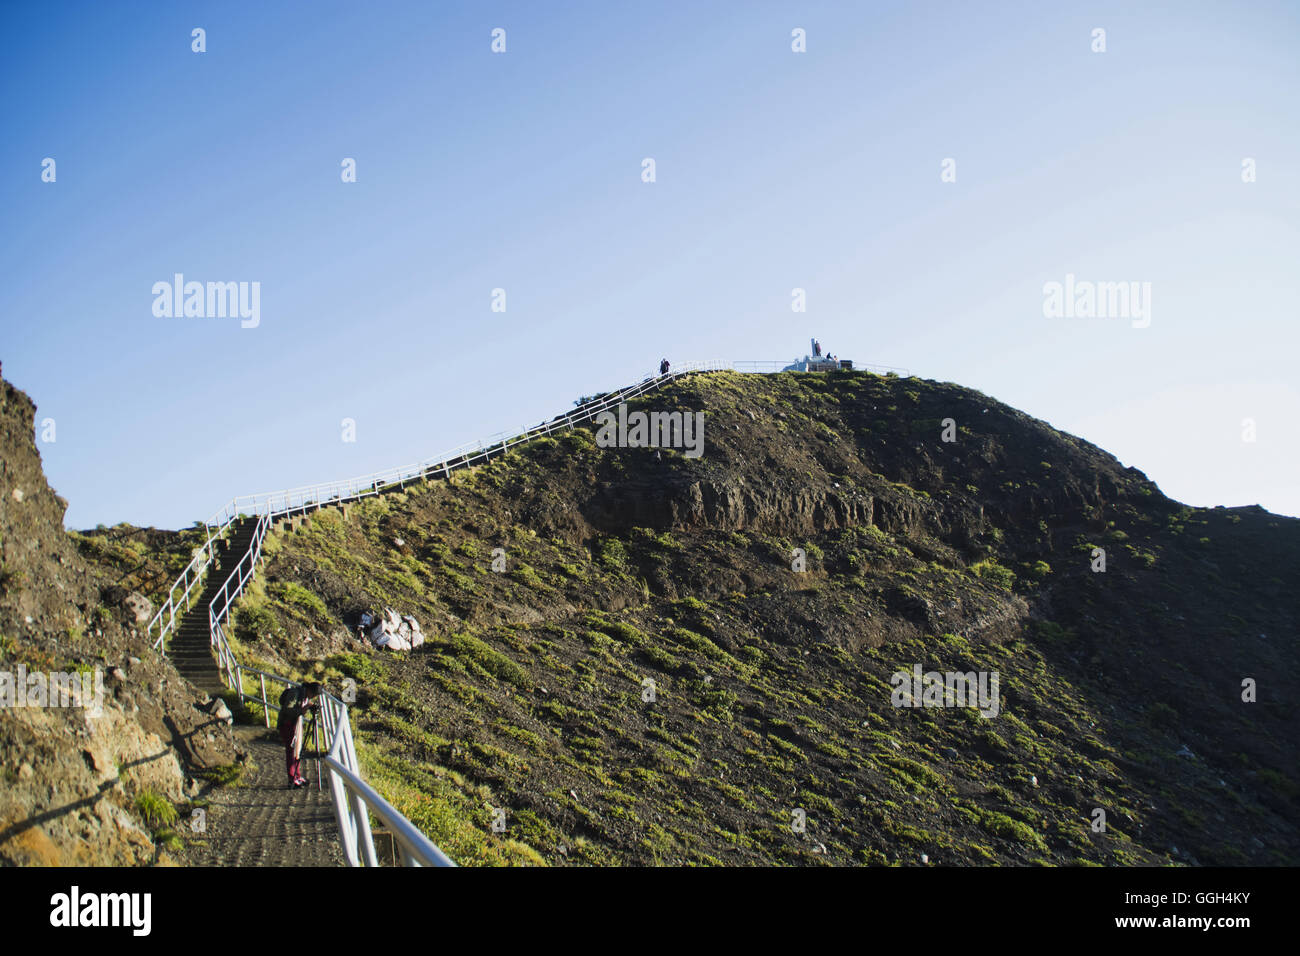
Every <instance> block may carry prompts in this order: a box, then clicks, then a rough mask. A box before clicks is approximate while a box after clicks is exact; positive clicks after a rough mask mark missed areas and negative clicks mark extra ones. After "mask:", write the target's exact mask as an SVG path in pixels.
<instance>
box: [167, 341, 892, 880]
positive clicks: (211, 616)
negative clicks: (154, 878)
mask: <svg viewBox="0 0 1300 956" xmlns="http://www.w3.org/2000/svg"><path fill="white" fill-rule="evenodd" d="M789 364H791V363H782V362H691V363H688V364H686V365H683V366H679V367H678V368H676V369H673V370H672V371H670V372H669V373H668V374H666V375H658V376H655V375H652V376H649V377H647V378H645V379H643V380H642V381H641V382H639V383H637V384H635V385H630V386H628V387H626V388H621V389H617V390H615V391H613V392H609V393H607V394H604V395H600V396H598V397H596V398H593V399H591V400H590V401H588V402H584V403H582V404H580V405H578V406H577V407H576V408H574V409H573V411H570V412H566V413H565V414H563V415H559V416H557V417H555V418H553V419H551V420H550V421H549V422H542V423H541V424H539V425H533V426H525V427H524V428H521V429H519V430H518V431H516V432H515V433H513V434H510V433H507V432H498V433H497V434H496V435H493V436H491V437H490V438H487V439H484V440H481V441H478V442H474V443H470V444H465V445H460V446H458V447H457V448H453V449H452V450H451V451H449V452H444V453H443V454H442V455H439V456H435V457H434V458H428V459H425V460H424V461H421V462H417V463H415V464H412V465H404V466H402V467H399V468H390V469H388V470H387V471H380V472H374V473H372V474H369V475H362V476H360V477H357V478H348V479H344V480H343V481H334V482H327V483H323V484H315V485H302V486H300V487H298V488H289V489H285V490H283V491H276V492H270V493H267V494H261V495H242V496H239V497H236V498H232V499H231V500H230V501H229V502H227V503H226V504H225V505H224V506H222V508H220V509H219V510H218V511H217V512H216V513H215V514H213V515H212V516H211V517H210V518H209V519H208V520H207V521H206V522H205V523H204V526H205V527H206V529H207V531H208V536H207V540H206V541H205V542H204V544H203V546H202V548H201V549H195V553H194V557H193V558H192V559H191V561H190V563H189V565H187V566H186V568H185V570H184V571H183V572H182V573H181V576H180V578H178V579H177V581H176V583H175V584H173V585H172V588H171V591H170V592H169V593H168V596H167V600H166V601H165V602H164V603H163V605H162V607H160V608H159V609H158V613H157V614H156V615H154V618H153V620H151V621H150V622H149V628H148V633H149V635H150V636H151V637H152V636H153V632H154V629H155V628H156V629H157V631H158V636H157V638H156V639H155V640H154V642H153V646H154V647H155V648H156V649H159V650H162V648H163V645H164V641H165V639H166V637H167V635H168V634H169V633H170V632H171V631H172V630H173V629H174V628H175V626H176V608H177V607H178V606H179V604H180V603H181V601H183V602H184V604H185V610H188V609H189V607H190V601H191V598H190V594H191V592H192V591H193V590H194V588H195V586H196V585H197V584H198V583H199V582H200V581H201V580H202V578H203V572H204V571H205V570H207V568H208V567H209V566H210V565H211V564H212V562H213V560H214V558H215V555H216V547H215V545H216V541H217V540H218V539H220V538H221V537H223V536H224V534H225V532H226V531H227V529H229V528H230V527H231V526H232V525H233V524H234V522H235V521H236V520H237V519H239V518H241V517H253V518H255V519H256V521H257V524H256V526H255V527H254V530H253V537H252V539H251V541H250V542H249V546H248V550H247V551H246V552H245V553H244V554H243V555H241V557H240V560H239V563H238V564H237V565H236V566H235V567H234V569H233V570H232V571H231V572H230V574H229V575H228V576H227V577H226V580H225V581H224V582H223V584H222V586H221V590H220V591H219V592H217V593H216V594H215V595H214V596H213V598H212V601H211V602H210V603H209V605H208V631H209V635H210V644H211V647H212V650H213V652H214V653H215V655H216V658H217V667H218V670H219V671H220V673H221V676H222V679H223V680H224V681H225V683H226V685H227V686H228V687H230V688H231V689H232V690H234V691H235V692H236V694H237V695H238V699H239V701H240V702H241V703H242V702H244V701H252V702H255V703H259V704H260V705H261V707H262V714H263V717H264V719H265V721H266V725H267V727H270V725H271V711H272V710H273V709H274V710H276V711H279V709H280V708H279V704H278V703H272V699H274V700H275V701H279V699H280V698H279V694H272V695H270V696H268V694H267V689H266V684H267V681H270V682H271V683H272V684H273V685H277V684H278V685H283V686H285V687H293V686H296V685H297V682H296V681H292V680H290V679H288V678H286V677H280V676H279V675H277V674H272V673H269V672H267V671H263V670H258V669H257V668H254V667H246V666H244V665H242V664H240V663H239V661H238V660H236V658H235V655H234V653H233V652H232V651H231V649H230V643H229V641H228V640H227V639H226V632H225V625H227V624H228V622H229V618H230V609H231V605H232V604H233V603H234V601H235V600H236V598H238V597H239V595H240V594H242V593H243V590H244V586H245V585H246V584H247V583H248V582H249V581H250V580H251V579H252V577H253V574H254V572H256V570H257V563H258V561H259V560H261V557H262V546H263V544H264V543H265V541H266V535H267V532H269V531H270V530H271V528H272V526H273V525H274V522H275V520H276V519H277V518H282V517H286V516H290V515H293V514H297V513H305V512H306V511H307V510H308V509H309V508H313V507H314V508H321V507H324V506H326V505H334V504H341V503H344V502H348V501H355V500H357V499H360V498H364V497H367V496H369V495H376V494H379V493H380V492H382V491H385V490H389V489H391V488H393V487H394V486H397V487H403V486H405V485H406V484H407V483H408V482H414V481H423V480H426V479H429V478H432V477H435V476H437V475H443V476H449V475H450V474H451V472H452V471H453V470H458V469H461V468H467V467H470V466H472V465H476V464H479V463H482V462H487V461H490V460H491V459H492V458H493V457H497V456H500V455H503V454H505V453H507V452H508V451H509V450H510V449H511V448H513V447H515V446H516V445H522V444H524V443H526V442H529V441H533V440H535V439H537V438H544V437H546V436H548V435H551V434H554V433H555V432H557V431H568V430H572V428H573V426H574V425H576V424H579V423H582V422H587V421H590V420H592V419H593V418H595V417H596V416H597V415H599V414H600V413H601V412H603V411H607V410H609V409H611V408H615V407H617V406H618V405H619V404H620V403H622V402H625V401H627V400H628V399H630V398H635V397H636V396H638V395H641V394H643V393H645V392H648V391H650V390H651V389H654V388H658V387H659V386H661V385H663V384H664V383H666V382H669V381H671V380H673V379H675V378H677V377H679V376H682V375H687V374H690V373H692V372H706V371H724V370H729V371H741V372H779V371H781V370H782V369H783V368H785V367H786V366H787V365H789ZM868 368H873V369H875V368H879V369H888V367H887V366H868ZM888 370H889V371H894V372H904V373H906V374H909V375H910V373H908V372H907V370H906V369H888ZM178 589H180V590H181V596H180V598H177V597H176V592H177V590H178ZM183 613H184V611H182V614H183ZM249 674H251V675H254V676H255V677H256V678H257V680H258V685H259V690H260V693H258V694H250V693H248V692H246V691H245V690H244V678H245V676H246V675H249ZM324 699H325V702H324V705H323V706H322V708H321V719H322V720H324V722H325V735H326V739H327V740H329V742H330V749H329V753H328V755H327V756H326V757H325V758H324V760H325V763H326V765H327V766H328V767H329V771H330V791H331V794H332V796H333V800H334V811H335V815H336V817H337V819H338V825H339V836H340V839H341V841H342V843H343V853H344V856H345V858H346V859H347V862H348V864H349V865H350V866H361V865H365V866H376V865H378V864H377V862H376V860H377V858H376V854H375V845H374V838H373V835H372V833H371V830H370V817H369V814H370V813H374V814H375V816H376V817H378V818H379V819H380V820H382V821H383V822H384V823H385V824H386V825H387V827H388V828H389V832H391V833H392V835H393V837H394V839H395V840H396V841H397V844H398V846H399V848H400V850H401V855H402V860H403V862H404V863H405V864H406V865H408V866H455V864H454V863H453V862H452V861H451V860H450V859H449V858H448V857H447V856H446V854H444V853H443V852H442V851H441V850H439V849H438V847H436V846H435V845H434V844H433V843H432V842H431V841H430V840H429V839H428V838H427V837H425V836H424V834H422V833H420V831H419V830H418V829H416V828H415V827H414V826H413V825H412V824H411V823H410V821H409V820H407V819H406V818H405V817H404V816H402V814H400V813H399V812H398V811H397V810H396V809H394V808H393V807H392V805H391V804H389V803H388V802H387V801H386V800H385V799H384V798H383V797H382V796H380V795H379V793H378V792H376V791H375V790H374V789H373V788H372V787H370V786H369V785H368V784H367V783H366V782H365V781H364V780H362V779H361V771H360V767H359V765H358V763H357V754H356V747H355V745H354V743H353V740H352V727H351V724H350V722H349V721H348V708H347V705H346V704H344V703H343V702H342V701H340V700H339V699H338V698H336V697H333V696H331V695H329V694H325V695H324ZM317 774H318V778H319V769H318V771H317ZM317 782H318V784H319V779H318V781H317Z"/></svg>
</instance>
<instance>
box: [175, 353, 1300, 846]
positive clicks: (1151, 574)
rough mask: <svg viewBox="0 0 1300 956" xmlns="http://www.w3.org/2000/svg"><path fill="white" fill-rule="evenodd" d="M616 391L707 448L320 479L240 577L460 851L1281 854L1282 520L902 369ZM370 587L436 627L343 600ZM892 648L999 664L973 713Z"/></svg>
mask: <svg viewBox="0 0 1300 956" xmlns="http://www.w3.org/2000/svg"><path fill="white" fill-rule="evenodd" d="M632 407H633V409H634V410H635V409H636V408H642V409H647V410H660V411H669V410H692V411H697V410H698V411H703V412H705V414H706V429H705V446H704V453H703V455H702V456H701V457H698V458H692V457H687V456H686V455H683V454H682V453H681V452H680V451H670V450H663V451H656V450H654V449H644V448H641V449H632V448H612V449H605V448H601V447H598V445H597V443H596V441H595V440H594V430H593V429H592V428H586V429H577V430H575V431H573V432H572V433H570V434H567V435H565V436H564V437H562V438H560V439H559V440H551V439H540V440H537V441H534V442H532V443H531V444H529V445H528V446H526V447H524V448H523V449H521V450H518V451H515V452H513V453H512V454H510V455H509V456H507V457H505V458H502V459H498V460H496V461H493V462H492V463H490V464H488V465H486V466H483V467H480V468H477V469H474V470H473V471H470V472H463V473H456V474H453V475H452V477H451V479H450V480H441V479H440V480H436V481H433V482H431V483H429V484H427V485H415V486H408V487H407V488H406V489H404V490H402V491H398V492H392V493H388V494H385V495H382V496H380V497H377V498H371V499H367V500H366V501H364V502H362V503H358V504H353V505H350V506H349V507H348V508H347V509H346V510H344V509H339V508H330V509H325V510H321V511H318V512H315V513H313V514H311V515H309V516H308V518H307V519H306V521H305V522H303V523H302V524H301V525H300V526H297V527H294V526H291V525H289V524H281V525H279V526H278V527H277V529H276V531H275V532H274V534H273V535H272V537H271V539H270V542H269V546H268V547H269V550H270V557H269V559H268V561H267V563H266V565H265V567H264V569H263V571H262V572H261V573H260V574H259V576H258V578H257V579H256V582H255V584H254V587H253V590H252V592H251V593H250V594H249V595H248V596H247V597H246V598H245V599H244V600H243V601H242V602H241V604H240V606H239V610H238V612H237V615H236V627H235V637H236V640H235V643H236V646H237V652H238V653H240V655H241V659H246V660H247V661H248V662H250V663H257V662H262V663H265V664H268V665H271V666H273V667H274V668H275V669H277V670H281V671H287V672H295V673H298V674H302V675H305V674H309V673H310V674H315V675H319V676H323V677H325V678H327V679H328V680H329V681H330V682H331V684H332V685H333V686H335V687H338V686H339V685H340V682H341V681H343V680H344V679H345V678H348V677H351V678H353V679H355V680H356V681H357V683H358V691H359V697H358V704H357V707H356V708H354V724H355V725H356V726H358V727H359V729H360V739H361V742H362V744H363V754H362V756H363V761H364V762H365V763H366V764H367V766H366V770H367V773H368V775H369V776H370V777H371V779H372V780H374V781H375V782H376V783H377V785H379V786H380V788H381V789H382V790H384V791H385V792H386V793H387V794H388V795H389V796H390V798H391V799H392V800H393V801H394V802H395V803H396V804H397V805H398V807H399V808H400V809H402V810H403V811H404V812H406V813H407V814H408V815H409V816H410V817H411V818H412V819H413V820H414V821H415V822H417V823H418V824H419V825H421V826H422V827H424V828H425V829H426V831H427V832H429V833H430V835H431V836H432V837H433V838H434V839H435V841H436V842H438V843H439V844H440V845H441V846H442V847H443V848H444V849H446V850H447V851H448V852H449V853H450V854H451V855H452V856H453V857H454V858H456V859H457V860H458V861H460V862H462V863H476V862H482V863H494V862H523V863H526V862H542V861H544V862H546V863H550V864H562V863H566V862H578V863H597V864H605V863H638V864H640V863H727V864H762V863H831V864H846V863H892V862H899V863H903V864H920V863H921V862H922V861H926V862H928V863H929V864H931V865H934V864H987V863H1009V864H1041V863H1062V864H1074V863H1091V864H1103V865H1114V864H1120V865H1128V864H1167V863H1187V864H1193V865H1194V864H1203V865H1208V864H1247V863H1251V864H1291V865H1294V864H1295V863H1297V862H1298V861H1300V833H1298V832H1297V825H1296V820H1297V812H1296V811H1297V795H1298V794H1300V778H1298V775H1297V770H1296V768H1297V766H1298V762H1297V759H1296V758H1297V741H1298V740H1300V734H1298V733H1297V731H1298V730H1300V728H1298V727H1297V719H1296V711H1295V707H1294V697H1293V691H1292V689H1291V687H1290V684H1289V682H1288V681H1287V680H1286V675H1289V674H1291V673H1294V672H1295V667H1296V664H1297V656H1298V648H1297V633H1298V628H1297V625H1298V624H1300V601H1298V599H1297V597H1296V595H1295V592H1294V590H1293V587H1292V584H1293V582H1294V581H1295V580H1297V579H1298V578H1300V521H1297V520H1295V519H1290V518H1283V517H1278V516H1276V515H1272V514H1269V513H1267V512H1265V511H1263V510H1261V509H1259V508H1254V507H1251V508H1236V509H1223V508H1217V509H1197V508H1190V507H1186V506H1183V505H1181V504H1179V503H1178V502H1175V501H1171V500H1169V499H1168V498H1166V497H1165V496H1164V495H1163V494H1162V493H1161V492H1160V491H1159V489H1158V488H1157V487H1156V486H1155V485H1154V484H1153V483H1151V482H1150V481H1148V480H1147V479H1146V477H1145V476H1144V475H1142V474H1141V473H1140V472H1138V471H1136V470H1134V469H1125V468H1123V467H1122V466H1121V465H1120V464H1119V463H1118V462H1117V461H1116V460H1115V459H1114V458H1113V457H1112V456H1110V455H1108V454H1106V453H1105V452H1103V451H1102V450H1100V449H1098V448H1096V447H1094V446H1092V445H1089V444H1088V443H1087V442H1084V441H1081V440H1079V439H1076V438H1073V437H1071V436H1069V435H1066V434H1063V433H1061V432H1058V431H1056V430H1054V429H1052V428H1051V427H1050V426H1048V425H1047V424H1045V423H1043V422H1040V421H1037V420H1035V419H1033V418H1030V417H1029V416H1027V415H1025V414H1023V413H1021V412H1018V411H1016V410H1014V409H1011V408H1008V407H1006V406H1005V405H1002V404H1000V403H998V402H996V401H994V400H992V399H990V398H988V397H986V396H983V395H981V394H979V393H977V392H974V391H971V390H969V389H964V388H960V387H958V386H954V385H949V384H942V383H937V382H931V381H925V380H920V379H898V378H893V377H879V376H875V375H872V374H869V373H863V372H857V373H832V374H826V375H822V374H813V375H793V374H781V375H766V376H759V375H738V374H735V373H712V374H707V375H693V376H689V377H686V378H683V379H679V380H676V381H674V382H673V383H672V384H670V385H668V386H666V387H664V388H663V389H662V390H659V391H657V392H651V393H649V394H648V395H647V396H644V397H643V398H642V399H640V400H638V401H637V402H634V403H633V405H632ZM945 419H952V420H953V422H952V426H950V427H949V431H950V432H951V431H952V429H953V428H954V427H955V434H954V435H953V437H955V438H956V440H955V441H953V442H945V441H943V440H942V436H943V432H944V429H945V425H946V423H945V421H944V420H945ZM497 548H500V549H503V551H504V557H505V565H504V569H503V570H502V571H500V572H498V571H495V570H493V560H494V555H493V552H494V549H497ZM1098 548H1100V549H1104V552H1105V570H1104V572H1102V571H1098V570H1094V566H1095V565H1096V558H1095V557H1094V555H1095V554H1096V552H1095V550H1094V549H1098ZM795 549H801V551H802V554H803V557H804V561H805V569H804V570H802V571H798V570H793V569H792V564H793V562H794V561H795V557H796V556H795ZM498 556H501V555H500V553H498ZM158 560H161V559H158ZM497 566H498V567H500V566H501V565H500V562H498V564H497ZM385 606H390V607H393V608H396V609H397V610H399V611H401V612H403V613H410V614H413V615H415V616H416V617H417V618H418V619H419V621H420V622H421V623H422V625H423V628H424V631H425V633H426V635H428V637H429V642H428V643H427V644H426V645H425V646H424V647H423V648H420V649H418V650H415V651H412V652H402V653H397V654H391V653H387V652H380V651H374V650H371V649H369V648H368V646H367V645H365V644H364V643H363V642H361V641H359V640H357V639H356V638H355V637H353V636H351V635H352V634H354V633H355V625H356V622H357V619H358V616H359V614H360V612H361V611H363V610H365V609H371V610H377V609H380V608H382V607H385ZM914 666H919V668H920V669H921V670H922V671H927V672H928V671H940V672H946V671H959V672H972V671H973V672H997V673H998V675H999V677H1000V685H999V686H1000V698H999V700H998V706H997V713H996V716H991V717H988V718H986V717H983V716H981V715H980V714H978V713H976V712H975V711H974V710H973V709H971V708H910V707H895V706H894V705H893V702H892V699H891V698H892V697H893V691H894V688H893V686H892V685H891V681H890V678H891V675H893V674H894V673H895V672H897V671H905V672H908V673H910V672H912V671H913V668H914ZM1247 678H1250V679H1253V680H1254V681H1256V682H1257V693H1258V701H1257V702H1245V701H1243V698H1242V694H1243V692H1242V682H1243V680H1244V679H1247ZM648 681H649V682H653V685H651V684H650V683H647V682H648ZM651 689H652V690H653V698H654V699H653V700H648V699H646V698H647V697H648V696H650V694H649V691H650V690H651ZM498 808H499V809H501V810H504V811H505V812H504V817H502V816H501V815H500V814H499V813H497V812H496V811H497V809H498ZM1097 809H1101V810H1104V811H1105V814H1106V823H1107V827H1106V830H1105V832H1100V833H1099V832H1094V831H1093V830H1092V828H1091V827H1090V823H1091V821H1092V820H1093V819H1094V812H1095V810H1097ZM795 811H802V812H803V814H804V815H805V817H804V819H805V821H806V826H805V827H804V828H803V832H795V830H794V829H792V826H791V824H792V822H795V821H796V817H797V815H796V813H795ZM494 820H496V821H498V822H500V821H504V826H505V829H504V832H500V833H494V832H493V822H494Z"/></svg>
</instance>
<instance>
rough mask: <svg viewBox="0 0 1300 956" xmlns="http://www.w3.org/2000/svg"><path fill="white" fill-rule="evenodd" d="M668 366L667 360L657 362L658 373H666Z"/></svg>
mask: <svg viewBox="0 0 1300 956" xmlns="http://www.w3.org/2000/svg"><path fill="white" fill-rule="evenodd" d="M669 367H670V366H669V365H668V360H667V359H664V360H663V361H662V362H660V363H659V374H660V375H667V374H668V369H669Z"/></svg>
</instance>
